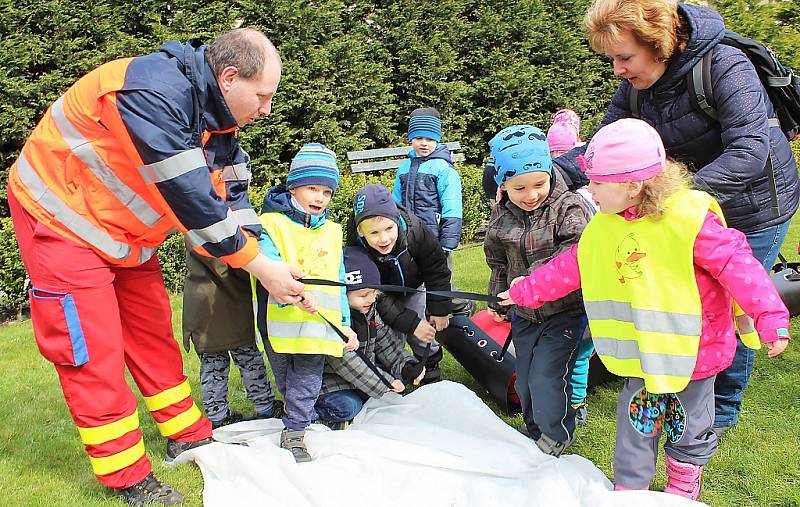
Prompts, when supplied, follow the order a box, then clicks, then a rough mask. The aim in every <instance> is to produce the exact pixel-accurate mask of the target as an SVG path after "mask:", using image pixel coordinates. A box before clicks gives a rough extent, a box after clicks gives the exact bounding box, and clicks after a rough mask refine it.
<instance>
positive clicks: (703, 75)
mask: <svg viewBox="0 0 800 507" xmlns="http://www.w3.org/2000/svg"><path fill="white" fill-rule="evenodd" d="M686 89H687V90H689V101H690V102H691V103H692V107H693V108H694V109H695V111H700V112H701V113H703V114H704V115H705V116H706V117H707V118H709V119H710V120H712V121H715V122H717V121H718V118H719V115H718V114H717V110H716V109H715V108H714V88H713V85H712V84H711V51H709V52H707V53H706V54H704V55H703V58H701V59H700V61H699V62H697V63H696V64H694V67H692V71H691V72H689V73H687V74H686Z"/></svg>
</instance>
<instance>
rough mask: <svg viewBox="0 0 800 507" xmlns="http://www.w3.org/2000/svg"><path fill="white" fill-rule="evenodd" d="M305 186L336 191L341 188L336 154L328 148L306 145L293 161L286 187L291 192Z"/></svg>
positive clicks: (313, 144)
mask: <svg viewBox="0 0 800 507" xmlns="http://www.w3.org/2000/svg"><path fill="white" fill-rule="evenodd" d="M303 185H324V186H326V187H329V188H331V189H332V190H333V191H334V192H335V191H336V187H338V186H339V166H338V165H337V164H336V154H335V153H334V152H332V151H331V150H330V149H329V148H328V147H327V146H325V145H323V144H319V143H308V144H305V145H303V147H302V148H300V151H298V152H297V155H295V156H294V158H293V159H292V165H291V166H289V176H287V177H286V187H287V188H289V189H290V190H291V189H293V188H297V187H302V186H303Z"/></svg>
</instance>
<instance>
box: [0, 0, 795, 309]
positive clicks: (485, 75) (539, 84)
mask: <svg viewBox="0 0 800 507" xmlns="http://www.w3.org/2000/svg"><path fill="white" fill-rule="evenodd" d="M711 3H712V5H714V6H716V7H717V8H718V10H720V11H721V12H722V13H723V14H724V15H725V17H726V19H727V22H728V25H729V26H730V27H731V28H733V29H736V30H739V31H740V32H741V33H743V34H745V35H751V36H753V37H755V38H759V39H760V40H764V41H766V42H768V43H769V44H770V45H771V47H772V49H773V50H775V51H776V53H778V54H779V55H780V56H781V57H782V58H783V59H784V60H786V61H787V62H788V63H791V64H792V65H794V66H795V68H798V67H800V7H798V2H794V1H778V2H769V3H762V2H759V1H758V0H717V1H716V2H711ZM588 4H589V1H588V0H521V1H516V2H509V1H500V0H438V1H436V2H424V3H420V2H419V1H418V0H394V1H386V0H383V1H381V0H348V1H346V2H345V1H341V0H304V1H303V0H270V1H269V2H264V1H261V0H258V1H256V0H234V1H219V0H203V1H197V0H138V1H136V2H118V1H115V0H92V1H86V0H76V1H71V2H63V1H61V0H0V178H2V181H5V179H6V174H7V172H8V168H9V167H10V165H11V163H12V162H13V161H14V159H15V158H16V156H17V154H18V153H19V149H20V147H21V146H22V144H23V143H24V141H25V138H26V137H27V135H28V133H29V132H30V130H31V129H32V128H33V127H34V125H35V124H36V122H37V121H38V119H39V118H40V117H41V116H42V114H43V113H44V111H45V110H46V108H47V107H48V106H49V105H50V104H51V103H52V102H53V101H54V100H55V99H56V98H58V96H60V95H61V94H62V93H63V92H64V91H65V90H66V89H67V88H68V87H69V86H70V85H71V84H72V83H73V82H74V81H75V80H76V79H77V78H79V77H80V76H82V75H84V74H85V73H87V72H88V71H90V70H92V69H94V68H95V67H97V66H98V65H99V64H101V63H103V62H106V61H109V60H111V59H114V58H118V57H123V56H135V55H140V54H144V53H148V52H152V51H155V50H157V49H158V46H159V45H160V44H161V43H162V42H164V41H167V40H172V39H178V40H186V39H188V38H190V37H199V38H202V39H205V40H207V41H210V40H211V39H213V37H214V36H215V35H217V34H219V33H221V32H223V31H225V30H228V29H230V28H233V27H235V26H252V27H256V28H259V29H261V30H263V31H264V32H265V33H266V34H267V35H268V36H269V37H270V38H271V39H272V40H273V42H274V43H275V44H276V46H277V47H278V49H279V51H280V53H281V56H282V58H283V62H284V74H283V79H282V81H281V84H280V88H279V91H278V94H277V96H276V98H275V102H274V107H273V112H272V114H271V115H270V117H269V118H267V119H264V120H261V121H259V122H256V123H255V124H253V125H250V126H249V127H248V128H247V129H245V131H244V132H243V134H242V143H243V145H244V147H245V149H247V151H248V152H249V153H250V155H251V156H252V159H253V168H254V180H253V182H254V185H255V186H256V187H257V188H256V192H259V188H258V187H261V186H265V185H269V184H271V183H273V182H275V181H277V180H280V179H281V178H282V177H283V176H284V175H285V173H286V171H287V169H288V164H289V161H290V160H291V158H292V156H293V155H294V153H295V152H296V151H297V149H298V148H299V147H300V146H301V145H302V144H303V143H305V142H309V141H318V142H323V143H325V144H327V145H328V146H330V147H331V148H332V149H333V150H334V151H336V152H337V154H338V155H339V157H340V159H341V160H344V155H345V152H346V151H348V150H354V149H368V148H379V147H386V146H396V145H400V144H403V143H404V142H405V131H406V122H407V115H408V113H409V112H410V111H411V110H412V109H414V108H416V107H420V106H434V107H436V108H438V109H439V111H441V113H442V116H443V126H444V137H445V138H446V140H458V141H461V144H462V146H463V147H464V151H465V154H466V155H467V164H465V166H464V168H462V177H464V178H465V188H470V189H475V190H474V191H470V192H465V207H466V208H468V209H469V214H468V215H469V217H468V218H467V220H466V225H467V228H468V229H469V230H473V231H474V229H475V227H476V226H477V224H478V223H479V222H480V220H481V219H482V217H483V215H482V213H484V212H485V210H486V206H485V203H484V202H483V201H481V197H480V192H478V191H477V189H479V188H480V183H479V182H480V180H479V178H480V176H479V172H480V169H479V168H480V167H481V166H482V164H483V160H484V158H485V156H486V151H487V148H486V142H487V141H488V140H489V139H490V138H491V137H492V135H493V134H494V133H495V132H497V131H498V130H499V129H500V128H502V127H503V126H506V125H508V124H510V123H517V122H524V123H533V124H535V125H538V126H540V127H542V128H543V129H546V128H547V126H548V124H549V121H550V118H551V116H552V114H553V113H554V112H555V111H556V110H557V109H559V108H561V107H570V108H572V109H575V110H576V111H578V113H579V114H581V116H582V118H583V122H584V123H583V124H584V130H583V134H584V136H586V135H588V134H590V133H591V132H592V131H593V130H594V128H595V126H596V125H597V124H598V123H599V120H600V118H601V117H602V114H603V112H604V111H605V108H606V106H607V104H608V101H609V100H610V98H611V95H612V93H613V90H614V89H615V88H616V85H617V82H616V80H615V79H614V77H613V75H612V69H611V66H610V65H609V64H608V63H607V62H604V61H603V60H602V59H601V58H600V57H599V56H597V55H595V54H594V53H593V52H592V51H591V50H590V49H589V47H588V45H587V43H586V41H585V37H584V35H583V32H582V17H583V14H584V12H585V11H586V8H587V6H588ZM467 168H471V169H467ZM475 178H478V179H475ZM355 181H360V180H355ZM350 186H353V185H350ZM338 206H340V204H338V201H337V203H335V208H337V207H338ZM2 217H8V209H7V203H6V201H5V184H2V185H0V218H2ZM9 231H10V228H9V227H7V226H5V224H4V227H3V228H2V229H0V233H1V234H4V235H5V234H9ZM6 243H10V244H13V241H10V242H9V241H6V240H5V239H3V238H0V244H3V245H5V244H6ZM173 243H175V242H174V241H173V242H171V243H170V245H169V246H168V248H164V249H162V250H163V252H162V259H164V258H163V256H164V255H169V259H167V260H166V261H165V266H168V267H169V266H178V264H179V259H176V258H174V257H176V256H179V255H180V247H179V244H180V243H179V242H177V243H176V244H174V245H173ZM167 252H168V253H167ZM8 255H9V254H8V252H6V258H4V259H3V260H4V264H3V268H2V269H3V270H4V271H3V273H2V275H3V276H0V291H2V292H0V307H1V306H2V300H3V297H2V296H3V294H6V296H8V295H9V294H11V295H14V294H19V293H20V292H21V283H17V278H18V277H16V276H15V275H14V276H12V274H13V273H16V271H14V270H15V269H17V268H10V267H7V266H8V265H9V262H10V260H9V258H8ZM17 258H18V257H17ZM12 264H13V263H12ZM176 269H179V268H176ZM6 271H8V272H6ZM168 271H170V272H168V273H166V274H167V278H168V280H169V281H170V287H171V288H173V289H179V288H180V286H179V283H178V282H174V281H175V280H180V278H181V277H180V273H179V271H175V272H173V270H172V268H168ZM176 273H177V274H176ZM9 280H10V282H9ZM11 299H13V300H14V301H15V302H16V301H17V300H18V299H19V298H18V297H16V296H12V298H11ZM6 300H8V297H6ZM15 304H16V303H15Z"/></svg>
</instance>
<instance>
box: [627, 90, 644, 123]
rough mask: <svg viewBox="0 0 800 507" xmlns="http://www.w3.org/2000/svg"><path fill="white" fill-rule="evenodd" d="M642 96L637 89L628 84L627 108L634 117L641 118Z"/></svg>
mask: <svg viewBox="0 0 800 507" xmlns="http://www.w3.org/2000/svg"><path fill="white" fill-rule="evenodd" d="M643 101H644V97H643V96H642V94H641V93H639V90H637V89H636V88H634V87H633V86H631V85H628V109H630V111H631V115H632V116H633V117H634V118H641V116H642V102H643Z"/></svg>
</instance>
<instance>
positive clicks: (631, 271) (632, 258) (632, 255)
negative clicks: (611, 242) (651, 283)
mask: <svg viewBox="0 0 800 507" xmlns="http://www.w3.org/2000/svg"><path fill="white" fill-rule="evenodd" d="M646 255H647V254H646V253H644V252H642V251H641V247H640V246H639V242H638V241H637V240H636V238H635V237H634V236H633V233H630V234H628V235H627V236H625V237H624V238H623V239H622V241H621V242H620V244H619V246H617V251H616V252H615V254H614V264H615V266H616V268H617V272H618V273H619V283H622V284H624V283H625V280H630V279H633V278H638V277H640V276H642V267H641V266H640V262H641V260H642V259H643V258H644V257H645V256H646Z"/></svg>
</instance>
